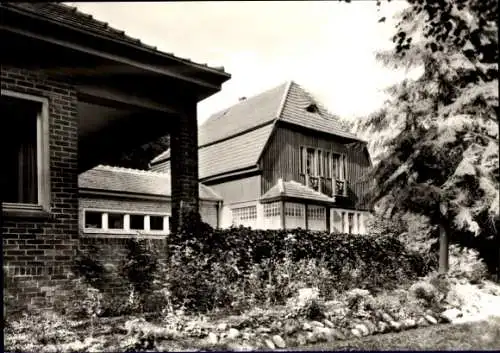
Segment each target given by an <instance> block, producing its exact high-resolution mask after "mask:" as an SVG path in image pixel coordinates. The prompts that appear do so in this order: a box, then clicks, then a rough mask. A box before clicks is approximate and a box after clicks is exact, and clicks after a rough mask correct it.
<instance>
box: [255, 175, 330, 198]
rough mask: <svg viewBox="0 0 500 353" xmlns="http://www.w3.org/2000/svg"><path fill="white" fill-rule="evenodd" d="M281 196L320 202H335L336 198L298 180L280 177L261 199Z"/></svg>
mask: <svg viewBox="0 0 500 353" xmlns="http://www.w3.org/2000/svg"><path fill="white" fill-rule="evenodd" d="M280 197H290V198H297V199H302V200H311V201H320V202H331V203H333V202H335V198H333V197H329V196H327V195H325V194H323V193H321V192H319V191H316V190H314V189H311V188H309V187H307V186H305V185H302V184H300V183H298V182H296V181H283V179H279V180H278V182H277V183H276V184H275V185H274V186H273V187H272V188H270V189H269V190H268V191H267V192H266V193H265V194H264V195H262V197H261V198H260V199H261V200H262V201H265V200H272V199H277V198H280Z"/></svg>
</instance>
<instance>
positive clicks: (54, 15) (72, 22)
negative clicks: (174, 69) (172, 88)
mask: <svg viewBox="0 0 500 353" xmlns="http://www.w3.org/2000/svg"><path fill="white" fill-rule="evenodd" d="M1 6H2V7H9V8H14V9H17V10H21V11H26V12H29V13H32V14H35V15H37V16H42V17H45V18H47V19H51V20H54V21H57V22H59V23H62V24H64V25H67V26H71V27H73V28H75V29H78V30H81V31H85V32H89V33H92V34H94V35H99V36H103V37H105V38H108V39H112V40H116V41H120V42H122V43H124V44H128V45H132V46H134V47H137V48H140V49H143V50H148V51H151V52H153V53H155V54H158V55H164V56H168V57H169V58H170V59H175V60H178V61H181V62H185V63H189V64H191V65H194V66H199V67H200V68H203V69H205V70H206V69H208V70H211V71H216V72H219V73H222V74H226V75H229V74H228V73H227V72H225V71H224V68H223V67H210V66H208V65H207V64H202V63H196V62H193V61H191V60H190V59H187V58H180V57H178V56H175V55H174V54H173V53H165V52H162V51H160V50H158V49H157V48H156V47H154V46H151V45H147V44H145V43H143V42H141V41H140V40H139V39H137V38H133V37H130V36H128V35H127V34H125V32H124V31H121V30H118V29H115V28H113V27H110V26H109V25H108V24H107V23H106V22H102V21H99V20H97V19H95V18H94V17H93V16H92V15H89V14H86V13H83V12H81V11H79V10H78V9H77V8H76V7H72V6H68V5H66V4H62V3H53V2H10V3H4V2H2V4H1Z"/></svg>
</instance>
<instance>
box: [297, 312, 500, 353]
mask: <svg viewBox="0 0 500 353" xmlns="http://www.w3.org/2000/svg"><path fill="white" fill-rule="evenodd" d="M498 347H500V318H491V319H489V320H487V321H481V322H472V323H467V324H460V325H451V324H448V325H436V326H429V327H424V328H419V329H414V330H409V331H404V332H399V333H388V334H383V335H374V336H367V337H363V338H358V339H352V340H348V341H337V342H332V343H322V344H317V345H314V346H310V347H307V348H294V350H301V351H302V350H304V351H308V350H314V351H318V350H328V351H332V350H497V349H498Z"/></svg>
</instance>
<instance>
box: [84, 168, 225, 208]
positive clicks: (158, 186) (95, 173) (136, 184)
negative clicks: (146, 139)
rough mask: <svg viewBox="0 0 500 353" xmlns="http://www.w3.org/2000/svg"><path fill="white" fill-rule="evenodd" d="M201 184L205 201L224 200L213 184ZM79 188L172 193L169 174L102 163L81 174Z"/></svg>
mask: <svg viewBox="0 0 500 353" xmlns="http://www.w3.org/2000/svg"><path fill="white" fill-rule="evenodd" d="M198 185H199V197H200V200H204V201H222V197H221V196H219V195H218V194H217V193H216V192H215V191H213V190H212V189H211V188H210V187H208V186H206V185H203V184H201V183H199V184H198ZM78 188H79V189H80V191H84V190H93V191H101V192H117V193H121V194H122V195H123V196H126V195H127V194H135V195H145V196H164V197H171V195H172V189H171V178H170V174H166V173H160V172H151V171H146V170H138V169H130V168H123V167H113V166H105V165H99V166H97V167H94V168H92V169H90V170H87V171H86V172H83V173H81V174H80V175H79V176H78Z"/></svg>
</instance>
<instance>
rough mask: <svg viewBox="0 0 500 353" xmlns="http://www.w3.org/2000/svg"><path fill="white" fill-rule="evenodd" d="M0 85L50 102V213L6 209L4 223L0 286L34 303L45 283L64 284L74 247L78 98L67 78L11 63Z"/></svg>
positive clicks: (40, 297) (4, 69)
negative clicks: (23, 213) (15, 213)
mask: <svg viewBox="0 0 500 353" xmlns="http://www.w3.org/2000/svg"><path fill="white" fill-rule="evenodd" d="M1 88H2V89H8V90H11V91H16V92H20V93H25V94H31V95H36V96H42V97H46V98H47V99H48V101H49V148H50V187H51V202H50V212H49V214H48V215H47V217H44V218H23V217H13V216H7V215H6V214H5V213H4V215H3V217H4V219H3V226H2V242H3V261H4V262H3V266H4V273H5V274H6V275H7V277H8V281H5V282H4V289H8V290H9V291H10V292H11V293H12V294H14V296H15V297H16V298H17V300H18V302H19V303H20V304H22V305H28V306H32V305H35V304H39V303H41V302H43V299H44V296H45V295H44V293H43V289H44V287H45V286H48V285H55V284H62V283H63V282H64V280H65V271H66V270H68V269H69V266H70V263H71V260H72V259H73V254H74V251H75V249H76V247H77V245H78V198H77V187H78V185H77V175H78V171H77V167H78V160H77V148H78V146H77V145H78V118H77V107H76V104H77V96H76V91H75V89H74V87H73V86H72V85H71V83H70V82H65V81H61V80H58V79H55V78H53V77H50V76H46V75H42V74H40V73H37V72H34V71H31V70H26V69H18V68H15V67H10V66H8V67H6V66H2V67H1ZM2 118H3V119H8V117H2Z"/></svg>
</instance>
